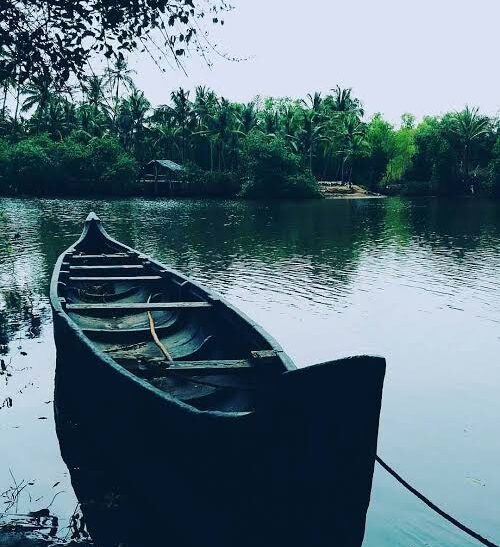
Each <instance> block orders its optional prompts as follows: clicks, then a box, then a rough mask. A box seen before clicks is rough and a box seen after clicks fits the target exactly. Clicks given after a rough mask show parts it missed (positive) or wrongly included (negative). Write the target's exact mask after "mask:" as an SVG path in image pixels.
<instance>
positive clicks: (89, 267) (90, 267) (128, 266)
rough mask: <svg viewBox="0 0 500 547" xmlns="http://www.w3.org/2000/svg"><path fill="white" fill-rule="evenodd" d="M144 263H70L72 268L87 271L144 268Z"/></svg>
mask: <svg viewBox="0 0 500 547" xmlns="http://www.w3.org/2000/svg"><path fill="white" fill-rule="evenodd" d="M144 267H145V266H144V264H104V265H103V264H95V265H92V264H90V265H89V264H86V265H84V266H80V265H76V266H74V265H73V264H69V269H70V270H74V271H76V270H78V271H87V270H143V269H144Z"/></svg>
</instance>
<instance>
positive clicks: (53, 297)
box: [50, 212, 297, 420]
mask: <svg viewBox="0 0 500 547" xmlns="http://www.w3.org/2000/svg"><path fill="white" fill-rule="evenodd" d="M91 226H95V228H96V229H97V230H98V231H99V232H100V233H101V235H102V236H103V237H104V238H105V239H106V240H107V241H109V242H110V243H112V244H113V245H117V246H118V247H119V248H122V249H126V250H127V251H128V252H129V253H133V254H134V255H136V256H140V257H141V258H144V259H146V260H149V261H150V262H151V263H153V264H154V265H156V266H159V267H160V268H161V269H162V270H165V271H164V272H163V275H162V277H163V278H166V275H168V274H173V275H174V276H177V277H178V278H180V279H181V280H183V281H186V282H189V283H190V285H191V286H194V287H195V288H196V289H198V290H200V291H201V292H202V294H204V295H206V296H207V297H208V299H209V300H210V301H212V302H213V303H217V302H220V303H221V304H222V306H224V307H226V308H227V309H229V310H230V311H231V312H232V313H234V314H236V315H237V316H238V317H239V318H240V319H242V320H243V321H245V322H246V323H247V324H248V325H249V326H250V328H252V329H253V330H254V331H256V332H257V334H259V335H260V336H261V337H262V338H263V339H264V340H265V341H266V342H267V343H268V344H269V345H270V346H271V348H272V349H273V350H274V351H276V352H277V354H278V357H279V359H280V362H281V363H282V365H283V367H284V370H283V373H286V372H289V371H292V370H297V367H296V366H295V364H294V363H293V361H292V360H291V358H290V357H289V356H288V355H287V354H286V353H285V351H284V350H283V348H282V347H281V345H280V344H279V343H278V342H277V341H276V340H275V339H274V338H273V337H272V336H271V335H270V334H269V333H268V332H267V331H266V330H265V329H264V328H263V327H261V326H260V325H259V324H258V323H256V322H255V321H254V320H252V319H251V318H250V317H248V316H247V315H246V314H245V313H244V312H242V311H241V310H239V309H238V308H236V307H235V306H233V305H232V304H230V303H229V302H228V301H227V300H226V299H225V298H223V297H222V296H220V295H219V294H217V293H215V292H214V291H213V290H211V289H209V288H206V287H204V286H202V285H200V284H199V283H197V282H196V281H195V280H193V279H191V278H188V277H186V276H185V275H183V274H182V273H180V272H179V271H177V270H175V269H174V268H172V267H170V266H167V265H165V264H162V263H161V262H159V261H158V260H156V259H154V258H152V257H150V256H148V255H146V254H144V253H142V252H139V251H137V250H136V249H133V248H132V247H129V246H128V245H125V244H124V243H121V242H120V241H117V240H116V239H114V238H112V237H111V236H110V235H109V234H108V233H107V232H106V230H105V228H104V226H103V225H102V222H101V220H100V218H99V217H98V216H97V215H96V214H95V213H93V212H91V213H89V215H88V216H87V218H86V220H85V224H84V228H83V231H82V234H81V235H80V237H79V238H78V239H77V240H76V241H75V242H74V243H72V244H71V245H70V246H69V247H68V248H67V249H65V250H64V251H63V252H62V253H61V254H60V255H59V257H58V258H57V261H56V263H55V266H54V270H53V273H52V277H51V281H50V303H51V306H52V309H53V312H54V313H56V314H57V316H58V317H59V318H60V319H62V320H63V321H64V322H65V323H66V324H67V325H68V327H69V328H70V329H71V330H72V331H73V332H74V333H75V335H76V336H77V337H78V338H79V340H80V341H82V342H84V344H85V345H86V346H87V347H88V348H89V349H90V351H91V352H92V353H93V354H94V355H95V357H97V358H98V359H100V360H101V361H103V362H104V363H105V364H106V365H108V366H110V367H111V368H112V369H113V370H115V371H116V372H117V373H119V374H121V375H123V376H125V377H126V378H127V379H128V380H131V381H133V382H135V383H136V384H138V385H139V386H140V387H142V388H145V389H147V390H148V391H149V392H150V393H151V394H152V395H154V396H156V397H159V398H160V399H162V400H163V401H164V402H165V403H168V404H169V405H173V406H175V407H177V408H178V409H181V410H183V411H186V412H189V413H192V414H194V415H202V416H213V417H214V418H225V419H235V418H237V419H240V420H241V419H245V418H246V417H249V416H252V415H254V414H255V410H253V411H246V412H226V411H220V410H199V409H197V408H196V407H194V406H191V405H189V404H187V403H184V402H183V401H181V400H180V399H177V398H176V397H174V396H172V395H170V394H169V393H168V392H165V391H162V390H160V389H158V388H156V387H154V386H153V385H152V384H150V383H149V382H148V381H147V380H144V379H142V378H140V377H138V376H136V375H135V374H133V373H132V372H130V371H128V370H127V369H126V368H125V367H124V366H122V365H120V364H119V363H117V362H116V361H115V360H114V359H112V358H111V357H110V356H108V355H106V353H104V352H103V351H102V350H100V349H98V348H97V346H96V345H95V344H93V343H92V341H91V340H90V339H89V338H88V336H86V335H85V334H84V332H83V329H82V328H81V327H80V326H79V325H78V324H77V323H76V322H75V321H74V320H73V319H72V318H71V317H70V316H69V315H68V314H67V312H66V311H65V310H64V309H63V307H62V304H61V301H60V299H59V294H58V283H59V277H60V271H61V266H62V263H63V261H64V258H65V257H66V255H67V254H68V253H71V252H76V246H77V245H79V244H80V243H83V242H84V241H85V239H86V238H87V237H88V235H89V232H90V227H91Z"/></svg>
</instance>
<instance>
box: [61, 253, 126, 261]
mask: <svg viewBox="0 0 500 547" xmlns="http://www.w3.org/2000/svg"><path fill="white" fill-rule="evenodd" d="M69 256H70V257H71V259H72V260H76V259H78V260H87V259H88V258H128V257H129V256H134V253H111V254H106V253H102V254H73V255H69Z"/></svg>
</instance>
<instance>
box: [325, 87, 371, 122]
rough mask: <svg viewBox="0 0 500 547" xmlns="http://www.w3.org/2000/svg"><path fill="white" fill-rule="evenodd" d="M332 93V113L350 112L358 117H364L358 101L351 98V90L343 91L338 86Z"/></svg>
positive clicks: (361, 106)
mask: <svg viewBox="0 0 500 547" xmlns="http://www.w3.org/2000/svg"><path fill="white" fill-rule="evenodd" d="M332 91H333V96H332V98H331V99H332V100H331V106H332V110H333V111H334V112H345V113H348V112H351V113H354V114H356V115H358V116H359V117H363V116H364V110H363V105H362V104H361V101H360V100H359V99H357V98H356V97H353V96H352V89H351V88H350V87H349V88H344V89H343V88H341V87H340V86H339V85H338V86H337V87H336V88H335V89H332Z"/></svg>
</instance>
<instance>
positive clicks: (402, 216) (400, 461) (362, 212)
mask: <svg viewBox="0 0 500 547" xmlns="http://www.w3.org/2000/svg"><path fill="white" fill-rule="evenodd" d="M89 210H95V211H96V212H97V213H98V214H100V215H101V216H102V218H103V219H104V220H105V225H106V227H107V228H108V229H109V231H110V232H111V234H113V235H114V236H115V237H116V238H118V239H119V240H121V241H124V242H125V243H127V244H130V245H132V246H133V247H136V248H138V249H140V250H142V251H144V252H146V253H148V254H151V255H153V256H154V257H157V258H159V259H160V260H161V261H163V262H165V263H167V264H171V265H173V266H174V267H175V268H177V269H179V270H181V271H183V272H184V273H186V274H188V275H190V276H192V277H194V278H196V279H198V280H199V281H200V282H202V283H204V284H206V285H207V286H209V287H211V288H213V289H215V290H216V291H218V292H219V293H221V294H223V295H224V296H225V297H226V298H228V299H229V300H230V301H231V302H233V303H235V304H236V305H238V306H239V307H240V308H241V309H242V310H243V311H244V312H246V313H247V314H248V315H249V316H250V317H252V318H254V319H256V320H257V321H258V322H260V323H261V324H262V325H263V326H264V327H265V328H266V329H267V330H268V331H269V332H270V333H271V334H272V335H273V336H274V337H275V338H277V339H278V341H279V342H280V343H281V344H282V345H283V346H284V348H285V350H286V351H287V352H288V353H289V354H290V356H291V357H292V358H294V359H295V361H296V362H297V364H298V365H299V366H305V365H308V364H312V363H315V362H320V361H326V360H330V359H333V358H337V357H340V356H345V355H351V354H358V353H375V354H381V355H384V356H385V357H386V358H387V363H388V372H387V378H386V384H385V389H384V399H383V408H382V416H381V430H380V440H379V454H380V455H381V456H382V457H383V458H384V459H385V460H386V461H387V462H388V463H389V464H390V465H392V466H393V467H395V468H396V469H397V470H398V471H399V472H400V473H401V474H402V475H403V476H404V477H406V478H407V480H409V481H410V482H411V483H413V484H414V485H416V486H417V488H419V489H420V490H422V491H423V492H424V493H426V494H427V495H428V496H429V497H430V498H431V499H432V500H434V501H435V502H436V503H438V504H439V505H441V506H442V507H444V508H445V509H446V510H447V511H449V512H450V513H451V514H452V515H454V516H455V517H456V518H458V519H460V520H462V521H463V522H464V523H466V524H467V525H469V526H471V527H472V528H474V529H477V530H478V531H479V532H480V533H481V534H483V535H485V536H487V537H489V538H491V539H493V540H496V541H497V542H498V541H500V472H499V468H498V462H499V461H500V435H498V432H499V426H498V420H499V416H500V398H499V396H498V394H499V392H500V357H499V356H500V273H499V272H500V203H495V202H487V201H484V202H481V201H478V200H472V199H469V200H453V201H452V200H450V201H447V200H435V199H420V200H404V199H398V198H391V199H371V200H324V201H314V202H309V203H265V204H263V203H242V202H235V201H194V200H156V201H147V200H139V199H134V200H119V201H106V202H102V201H83V200H82V201H66V200H14V199H2V200H1V201H0V292H1V296H0V309H3V310H4V311H3V312H0V344H3V346H1V347H0V350H1V351H2V353H3V354H4V355H2V356H1V357H2V358H3V359H4V361H5V363H6V365H8V366H7V372H9V373H10V374H11V376H7V374H6V373H4V374H3V375H0V407H2V408H0V435H1V451H0V494H2V492H3V493H4V494H2V496H1V497H0V505H1V506H3V507H7V506H8V505H9V504H6V503H4V502H5V501H8V499H9V497H8V496H9V493H10V494H11V493H12V490H8V489H9V488H11V487H12V486H13V485H14V483H13V477H12V475H13V476H14V478H15V480H16V482H17V483H18V485H19V484H20V481H22V480H24V481H26V483H33V484H27V485H26V488H25V489H24V490H23V491H22V492H21V494H20V495H19V497H18V507H17V511H18V512H20V513H23V512H27V511H32V510H37V509H40V508H43V507H47V505H48V504H49V503H50V502H51V501H52V500H53V501H52V505H51V506H50V510H51V512H52V513H53V514H56V515H58V516H59V520H60V530H59V534H60V535H62V536H64V535H65V534H67V531H68V529H67V528H65V526H67V523H68V520H69V518H70V516H71V514H72V512H73V510H74V508H75V505H76V499H75V497H74V494H73V492H72V489H71V485H70V482H69V477H68V473H67V470H66V468H65V466H64V463H63V462H62V460H61V457H60V454H59V448H58V443H57V438H56V435H55V432H54V426H53V414H52V402H51V401H52V399H53V393H52V389H53V376H54V364H55V349H54V344H53V339H52V331H51V317H50V310H49V306H48V300H47V287H48V283H49V278H50V274H51V271H52V267H53V265H54V262H55V260H56V258H57V256H58V254H59V253H60V252H61V251H62V250H63V249H65V248H66V247H67V246H68V245H69V244H70V243H72V242H73V241H74V240H75V239H76V238H77V236H78V235H79V233H80V231H81V223H82V220H83V219H84V217H85V216H86V214H87V213H88V211H89ZM2 347H3V349H2ZM21 352H23V353H26V355H24V354H23V353H21ZM9 401H10V402H9ZM2 405H3V406H2ZM11 472H12V475H11ZM26 483H22V484H26ZM5 491H7V493H5ZM58 492H61V493H59V494H57V493H58ZM56 494H57V495H56ZM54 496H56V497H55V499H53V497H54ZM14 510H15V507H12V508H10V511H11V512H12V511H14ZM389 545H390V546H391V547H393V546H401V547H417V546H440V547H442V546H456V547H459V546H460V547H464V546H469V545H470V546H473V545H477V543H476V542H475V541H473V540H472V539H468V538H467V537H466V536H464V535H463V534H462V533H461V532H459V531H458V530H455V529H454V528H453V527H452V526H451V525H449V524H447V523H446V522H445V521H443V520H442V519H441V518H439V517H437V516H435V515H434V514H433V513H432V512H431V511H430V510H429V509H427V508H426V507H425V506H423V505H422V504H421V503H420V502H419V501H418V500H416V499H415V498H413V497H412V496H411V495H410V494H408V493H407V492H405V491H404V490H403V489H402V488H401V487H400V486H399V485H398V484H397V483H396V482H395V481H394V480H393V479H392V478H391V477H389V476H387V474H386V473H385V472H384V471H383V470H381V469H380V468H378V469H377V470H376V474H375V481H374V489H373V495H372V502H371V507H370V511H369V515H368V522H367V533H366V538H365V542H364V546H365V547H382V546H389Z"/></svg>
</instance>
